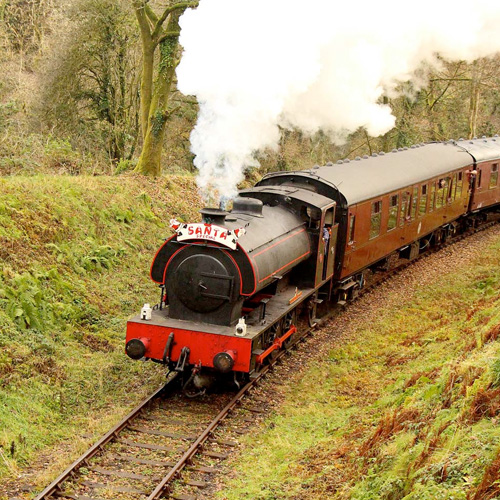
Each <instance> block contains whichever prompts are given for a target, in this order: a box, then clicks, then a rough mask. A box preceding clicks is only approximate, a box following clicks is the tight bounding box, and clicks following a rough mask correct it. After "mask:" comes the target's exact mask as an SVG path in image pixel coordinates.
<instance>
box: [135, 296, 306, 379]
mask: <svg viewBox="0 0 500 500" xmlns="http://www.w3.org/2000/svg"><path fill="white" fill-rule="evenodd" d="M312 293H314V288H306V289H301V290H297V289H296V288H294V287H289V288H287V289H285V290H283V291H282V292H280V293H278V294H277V295H275V296H273V297H272V298H271V299H270V300H268V301H266V308H265V316H264V317H262V310H261V309H260V308H257V309H256V310H254V311H253V312H252V313H250V314H249V315H248V316H247V318H246V333H245V335H238V334H237V333H236V328H235V327H236V325H233V326H219V325H210V324H207V323H199V322H198V323H197V322H193V321H186V320H180V319H173V318H170V317H169V316H168V307H167V308H164V309H162V310H159V309H155V310H153V311H152V313H151V319H148V320H145V319H142V318H141V316H140V315H138V316H136V317H134V318H132V319H131V320H129V321H128V323H127V338H126V341H127V344H128V343H129V342H130V341H131V340H134V341H136V340H137V341H140V342H141V343H142V344H143V346H144V353H143V357H144V358H145V359H154V360H157V361H160V362H165V361H166V362H169V363H175V364H176V365H177V363H178V361H179V358H182V357H183V355H182V352H183V348H184V347H186V346H189V349H190V353H189V364H190V365H199V366H205V367H208V368H213V367H214V358H215V357H216V356H217V355H218V354H220V353H228V354H229V355H230V356H231V357H232V358H233V362H234V365H233V367H232V369H233V370H234V371H239V372H249V371H251V370H252V369H253V362H254V361H255V360H252V356H253V354H252V352H253V350H254V348H255V343H256V342H257V341H258V338H259V337H260V336H261V335H262V334H263V333H264V332H265V331H266V330H268V329H269V328H270V327H271V326H272V325H273V324H275V323H277V322H278V321H279V320H280V319H281V318H283V317H284V316H285V315H286V314H287V313H289V312H290V311H292V310H293V309H295V308H296V307H297V306H298V305H299V304H300V303H302V302H303V301H304V300H306V299H307V298H308V297H309V296H310V295H311V294H312ZM169 339H170V340H169ZM184 353H185V351H184ZM184 356H185V354H184Z"/></svg>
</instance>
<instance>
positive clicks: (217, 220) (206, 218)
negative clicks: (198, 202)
mask: <svg viewBox="0 0 500 500" xmlns="http://www.w3.org/2000/svg"><path fill="white" fill-rule="evenodd" d="M200 214H201V220H202V222H203V223H205V224H217V225H223V224H224V222H225V220H226V215H227V214H228V212H226V211H225V210H222V209H220V208H210V207H207V208H202V209H201V210H200Z"/></svg>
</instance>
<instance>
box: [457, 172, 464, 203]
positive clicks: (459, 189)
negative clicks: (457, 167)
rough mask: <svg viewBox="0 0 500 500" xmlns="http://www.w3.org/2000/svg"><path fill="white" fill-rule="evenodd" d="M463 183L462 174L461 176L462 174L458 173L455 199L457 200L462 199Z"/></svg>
mask: <svg viewBox="0 0 500 500" xmlns="http://www.w3.org/2000/svg"><path fill="white" fill-rule="evenodd" d="M463 182H464V174H463V172H458V180H457V190H456V197H457V198H461V197H462V186H463Z"/></svg>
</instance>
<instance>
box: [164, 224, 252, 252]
mask: <svg viewBox="0 0 500 500" xmlns="http://www.w3.org/2000/svg"><path fill="white" fill-rule="evenodd" d="M170 227H171V228H172V229H174V230H175V232H176V233H177V241H186V240H208V241H215V242H216V243H220V244H221V245H224V246H226V247H228V248H231V249H232V250H236V240H237V239H238V238H239V237H240V236H242V235H243V234H245V229H243V228H239V229H226V228H225V227H221V226H216V225H215V224H203V223H199V224H184V223H182V222H178V221H177V220H175V219H172V220H171V221H170Z"/></svg>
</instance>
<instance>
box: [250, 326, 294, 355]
mask: <svg viewBox="0 0 500 500" xmlns="http://www.w3.org/2000/svg"><path fill="white" fill-rule="evenodd" d="M296 331H297V328H296V327H295V326H292V327H291V328H290V330H288V331H287V332H286V333H285V335H283V336H282V337H280V338H279V339H275V340H274V342H273V345H272V346H271V347H268V348H267V349H266V350H265V351H264V352H263V353H262V354H260V355H259V356H257V359H256V360H255V362H256V363H258V364H261V363H262V362H263V361H264V360H265V359H266V358H267V357H268V356H269V354H271V353H272V352H273V351H275V350H276V349H281V348H282V347H283V343H284V342H285V340H286V339H288V338H289V337H291V336H292V335H293V334H294V333H295V332H296Z"/></svg>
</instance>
